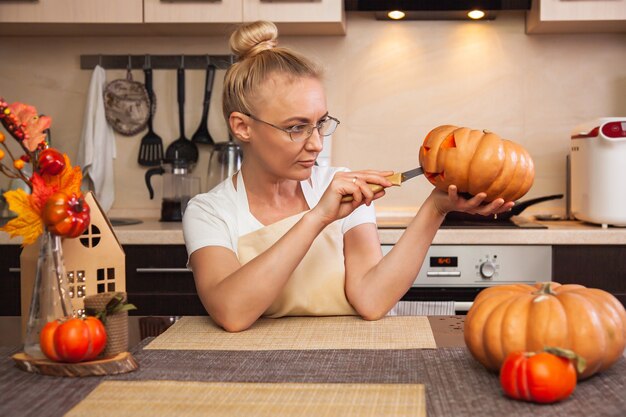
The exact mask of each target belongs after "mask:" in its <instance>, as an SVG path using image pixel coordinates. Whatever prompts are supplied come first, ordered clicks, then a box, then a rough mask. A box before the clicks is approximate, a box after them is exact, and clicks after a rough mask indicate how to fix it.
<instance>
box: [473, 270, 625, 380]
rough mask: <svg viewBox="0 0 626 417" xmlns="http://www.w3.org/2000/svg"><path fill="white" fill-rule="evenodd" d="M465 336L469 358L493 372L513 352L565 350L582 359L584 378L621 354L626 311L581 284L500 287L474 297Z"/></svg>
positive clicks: (612, 361) (609, 296)
mask: <svg viewBox="0 0 626 417" xmlns="http://www.w3.org/2000/svg"><path fill="white" fill-rule="evenodd" d="M464 336H465V344H466V345H467V347H468V349H469V350H470V352H471V354H472V356H474V358H475V359H476V360H477V361H478V362H480V363H481V364H483V365H484V366H485V367H486V368H488V369H490V370H492V371H498V370H499V369H500V367H501V365H502V363H503V362H504V360H505V358H506V357H507V355H508V354H509V353H512V352H522V351H525V352H537V351H540V350H543V348H544V347H546V346H554V347H560V348H564V349H570V350H572V351H574V352H575V353H577V354H578V355H579V356H581V357H583V358H584V359H585V360H586V361H587V367H586V368H585V370H584V371H583V372H582V373H581V374H580V375H579V377H580V378H581V379H584V378H587V377H590V376H591V375H593V374H594V373H596V372H601V371H604V370H606V369H608V368H609V367H610V366H611V365H612V364H613V363H614V362H615V361H617V360H618V359H619V358H620V357H621V356H622V353H623V352H624V346H625V345H626V310H624V306H623V305H622V304H621V303H620V302H619V301H618V300H617V299H616V298H615V297H613V296H612V295H611V294H609V293H608V292H606V291H602V290H599V289H594V288H586V287H583V286H582V285H574V284H570V285H561V284H558V283H556V282H547V283H538V284H535V285H524V284H517V285H501V286H496V287H490V288H487V289H485V290H483V291H481V292H480V294H478V296H477V297H476V299H475V300H474V304H473V305H472V307H471V308H470V310H469V311H468V313H467V317H466V318H465V330H464Z"/></svg>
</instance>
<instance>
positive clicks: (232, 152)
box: [207, 136, 243, 191]
mask: <svg viewBox="0 0 626 417" xmlns="http://www.w3.org/2000/svg"><path fill="white" fill-rule="evenodd" d="M242 159H243V152H242V151H241V147H240V146H239V145H237V144H236V143H235V142H234V141H233V138H232V136H229V140H228V142H222V143H216V144H215V145H213V149H211V154H210V156H209V174H208V177H207V191H208V190H211V189H212V188H213V187H215V186H216V185H218V184H219V183H221V182H222V181H224V180H225V179H226V178H230V177H231V176H232V175H233V174H234V173H235V172H237V171H238V170H239V168H241V161H242Z"/></svg>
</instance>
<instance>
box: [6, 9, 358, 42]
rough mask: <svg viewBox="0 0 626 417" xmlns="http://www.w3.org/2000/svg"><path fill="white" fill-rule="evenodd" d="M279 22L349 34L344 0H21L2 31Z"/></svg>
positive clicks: (207, 29)
mask: <svg viewBox="0 0 626 417" xmlns="http://www.w3.org/2000/svg"><path fill="white" fill-rule="evenodd" d="M259 19H265V20H270V21H273V22H275V23H276V24H277V26H278V29H279V33H280V34H281V35H345V29H346V22H345V11H344V2H343V0H315V1H311V0H280V1H272V0H39V1H32V0H22V1H20V0H16V1H10V2H0V23H2V25H0V35H12V36H15V35H26V36H39V35H70V36H76V35H80V36H84V35H116V36H119V35H131V36H132V35H165V36H167V35H174V36H180V35H186V36H194V35H224V34H229V33H230V32H232V30H233V28H234V27H235V26H236V25H237V24H240V23H242V22H249V21H254V20H259Z"/></svg>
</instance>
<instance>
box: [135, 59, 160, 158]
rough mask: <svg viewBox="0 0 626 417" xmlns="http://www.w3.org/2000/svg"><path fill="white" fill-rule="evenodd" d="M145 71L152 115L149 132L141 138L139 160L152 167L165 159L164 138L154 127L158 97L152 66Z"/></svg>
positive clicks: (149, 119)
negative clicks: (154, 114)
mask: <svg viewBox="0 0 626 417" xmlns="http://www.w3.org/2000/svg"><path fill="white" fill-rule="evenodd" d="M143 72H144V74H145V76H146V80H145V83H146V91H148V97H149V98H150V115H149V116H148V133H146V135H145V136H144V137H143V138H141V145H140V146H139V156H138V157H137V162H138V163H139V165H143V166H147V167H150V166H156V165H159V164H160V163H161V160H162V159H163V140H162V139H161V137H160V136H159V135H157V134H156V133H154V129H153V127H152V116H153V111H154V109H155V105H154V102H155V99H156V97H155V96H154V91H153V89H152V68H150V67H146V68H144V70H143Z"/></svg>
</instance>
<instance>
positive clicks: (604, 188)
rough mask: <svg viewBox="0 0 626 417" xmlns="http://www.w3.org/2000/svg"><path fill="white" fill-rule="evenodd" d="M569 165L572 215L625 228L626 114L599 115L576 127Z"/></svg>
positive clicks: (604, 224) (587, 220) (588, 220)
mask: <svg viewBox="0 0 626 417" xmlns="http://www.w3.org/2000/svg"><path fill="white" fill-rule="evenodd" d="M570 164H571V212H572V214H573V215H574V217H576V218H577V219H578V220H583V221H586V222H590V223H597V224H601V225H602V226H603V227H607V226H608V225H614V226H622V227H626V117H603V118H600V119H596V120H594V121H592V122H589V123H586V124H584V125H580V126H578V127H576V128H575V129H574V131H573V132H572V135H571V147H570Z"/></svg>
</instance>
